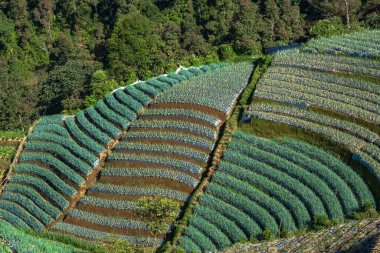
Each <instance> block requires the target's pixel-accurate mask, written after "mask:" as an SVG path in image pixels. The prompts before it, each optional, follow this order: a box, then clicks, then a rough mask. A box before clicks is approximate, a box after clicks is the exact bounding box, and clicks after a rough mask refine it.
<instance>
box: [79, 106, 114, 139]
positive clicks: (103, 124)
mask: <svg viewBox="0 0 380 253" xmlns="http://www.w3.org/2000/svg"><path fill="white" fill-rule="evenodd" d="M85 115H86V117H87V119H89V120H90V121H91V123H92V124H93V125H94V126H96V127H97V128H98V129H99V130H100V131H102V132H104V133H106V134H107V135H108V136H109V137H111V138H112V139H115V138H116V137H118V136H119V135H121V130H120V129H119V128H117V127H116V126H115V125H114V124H112V123H111V122H109V121H107V120H106V119H104V118H103V116H102V115H100V114H99V113H98V112H97V111H96V110H95V108H94V107H90V108H87V109H86V110H85Z"/></svg>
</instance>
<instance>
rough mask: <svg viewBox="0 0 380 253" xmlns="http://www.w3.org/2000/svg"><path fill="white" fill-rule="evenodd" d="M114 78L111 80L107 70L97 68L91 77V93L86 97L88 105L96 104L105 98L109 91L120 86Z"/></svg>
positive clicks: (85, 101)
mask: <svg viewBox="0 0 380 253" xmlns="http://www.w3.org/2000/svg"><path fill="white" fill-rule="evenodd" d="M119 86H120V85H119V83H118V82H116V81H115V80H114V79H112V80H109V77H108V75H107V72H105V71H104V70H97V71H96V72H95V73H94V74H93V75H92V78H91V85H90V90H91V92H90V94H89V95H88V96H87V97H86V98H85V99H84V104H85V105H86V107H90V106H94V105H95V104H96V103H97V102H98V100H100V99H102V98H104V97H105V96H106V95H107V94H108V93H110V92H111V91H113V90H114V89H116V88H117V87H119Z"/></svg>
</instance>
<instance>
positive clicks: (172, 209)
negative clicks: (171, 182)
mask: <svg viewBox="0 0 380 253" xmlns="http://www.w3.org/2000/svg"><path fill="white" fill-rule="evenodd" d="M178 212H179V203H178V202H176V201H173V200H171V199H168V198H161V199H157V198H153V197H142V198H140V199H139V200H138V201H137V210H136V213H137V215H138V216H140V217H141V218H142V219H143V220H144V222H145V223H146V225H147V227H148V228H149V230H150V232H151V233H152V235H153V236H155V237H156V236H158V235H159V234H161V233H163V232H164V231H165V230H166V229H167V227H168V225H169V224H172V223H173V222H174V221H175V219H176V218H177V215H178Z"/></svg>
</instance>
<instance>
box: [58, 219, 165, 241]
mask: <svg viewBox="0 0 380 253" xmlns="http://www.w3.org/2000/svg"><path fill="white" fill-rule="evenodd" d="M53 229H55V230H58V231H59V232H65V233H69V234H72V235H79V236H82V237H87V238H89V239H95V240H99V241H110V242H112V241H114V240H115V238H117V239H120V240H123V241H127V242H130V243H132V244H140V245H149V246H154V245H159V244H161V243H162V240H155V239H154V238H145V237H137V236H125V235H118V234H113V233H107V232H103V231H99V230H94V229H89V228H85V227H80V226H77V225H73V224H69V223H64V222H59V223H57V224H55V225H54V226H53Z"/></svg>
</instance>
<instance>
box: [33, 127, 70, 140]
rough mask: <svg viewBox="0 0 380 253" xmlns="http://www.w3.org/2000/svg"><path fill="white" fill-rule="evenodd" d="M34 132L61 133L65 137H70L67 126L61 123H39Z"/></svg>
mask: <svg viewBox="0 0 380 253" xmlns="http://www.w3.org/2000/svg"><path fill="white" fill-rule="evenodd" d="M33 133H35V134H37V133H38V134H40V133H55V134H57V135H60V136H62V137H65V138H69V137H70V134H69V132H68V131H67V129H66V128H64V127H63V126H60V125H53V124H48V125H44V124H37V126H36V127H35V128H34V130H33Z"/></svg>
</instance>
